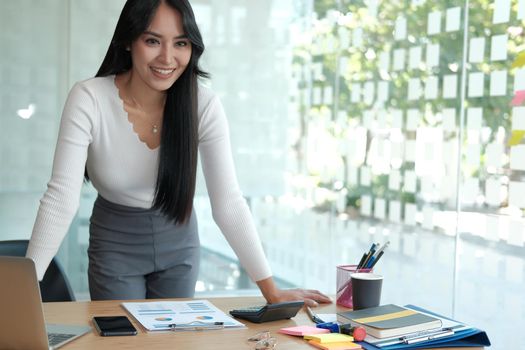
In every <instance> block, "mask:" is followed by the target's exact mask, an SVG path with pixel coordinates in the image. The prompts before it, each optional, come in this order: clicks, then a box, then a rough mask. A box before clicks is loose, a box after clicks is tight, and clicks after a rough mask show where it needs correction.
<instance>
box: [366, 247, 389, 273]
mask: <svg viewBox="0 0 525 350" xmlns="http://www.w3.org/2000/svg"><path fill="white" fill-rule="evenodd" d="M389 244H390V241H386V243H385V244H383V246H382V247H380V248H378V249H377V250H376V251H375V252H374V254H373V255H372V257H371V258H370V259H368V262H367V264H366V265H365V266H364V267H366V268H368V269H371V268H372V267H374V265H375V264H376V263H377V260H379V258H380V257H381V256H382V255H383V252H384V251H385V249H386V248H387V247H388V245H389Z"/></svg>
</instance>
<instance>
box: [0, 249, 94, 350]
mask: <svg viewBox="0 0 525 350" xmlns="http://www.w3.org/2000/svg"><path fill="white" fill-rule="evenodd" d="M46 326H47V327H46ZM46 328H47V330H46ZM90 330H91V328H90V327H89V326H67V325H46V324H45V323H44V312H43V310H42V301H41V298H40V287H39V285H38V280H37V277H36V271H35V264H34V263H33V260H31V259H28V258H21V257H7V256H0V349H12V350H19V349H20V350H21V349H34V350H48V349H57V348H59V347H60V346H62V345H64V344H66V343H68V342H70V341H72V340H73V339H75V338H78V337H80V336H81V335H83V334H85V333H87V332H89V331H90Z"/></svg>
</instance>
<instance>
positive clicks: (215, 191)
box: [27, 0, 330, 305]
mask: <svg viewBox="0 0 525 350" xmlns="http://www.w3.org/2000/svg"><path fill="white" fill-rule="evenodd" d="M203 50H204V45H203V42H202V38H201V35H200V33H199V30H198V27H197V25H196V22H195V18H194V15H193V11H192V9H191V6H190V4H189V3H188V1H187V0H128V1H127V2H126V4H125V6H124V9H123V10H122V13H121V15H120V18H119V21H118V23H117V27H116V29H115V33H114V35H113V39H112V41H111V44H110V47H109V49H108V52H107V53H106V57H105V59H104V61H103V62H102V65H101V67H100V69H99V71H98V73H97V77H95V78H92V79H89V80H86V81H83V82H80V83H77V84H76V85H75V86H74V87H73V88H72V90H71V92H70V94H69V97H68V99H67V101H66V105H65V107H64V112H63V115H62V121H61V125H60V132H59V137H58V143H57V148H56V152H55V159H54V164H53V172H52V177H51V180H50V182H49V184H48V190H47V191H46V193H45V194H44V197H43V198H42V200H41V204H40V208H39V211H38V215H37V219H36V221H35V225H34V229H33V234H32V237H31V241H30V244H29V248H28V251H27V256H28V257H30V258H32V259H33V260H34V261H35V263H36V267H37V274H38V276H39V279H42V277H43V275H44V272H45V270H46V268H47V266H48V264H49V262H50V260H51V259H52V257H53V256H54V255H55V254H56V251H57V250H58V247H59V245H60V242H61V241H62V239H63V238H64V235H65V234H66V232H67V230H68V227H69V225H70V224H71V221H72V219H73V216H74V215H75V212H76V211H77V209H78V203H79V196H80V190H81V186H82V179H83V174H84V169H86V173H85V175H86V178H87V177H88V176H89V180H91V181H92V183H93V185H94V187H95V188H96V189H97V191H98V193H99V196H98V198H97V200H96V202H95V205H94V208H93V213H92V216H91V224H90V244H89V249H88V256H89V269H88V275H89V289H90V294H91V299H92V300H102V299H144V298H172V297H191V296H193V294H194V289H195V283H196V279H197V274H198V263H199V239H198V233H197V223H196V219H195V215H194V213H193V210H192V203H193V197H194V192H195V178H196V167H197V153H198V152H199V153H200V155H201V162H202V167H203V172H204V175H205V178H206V185H207V188H208V193H209V196H210V200H211V204H212V211H213V217H214V219H215V221H216V223H217V224H218V226H219V227H220V229H221V231H222V232H223V234H224V235H225V237H226V239H227V240H228V242H229V243H230V245H231V246H232V248H233V249H234V251H235V253H236V254H237V256H238V257H239V260H240V261H241V264H242V265H243V266H244V268H245V269H246V270H247V271H248V274H249V275H250V277H251V278H252V279H253V280H254V281H256V283H257V285H258V286H259V288H260V290H261V292H262V294H263V295H264V297H265V298H266V300H267V301H268V302H269V303H276V302H282V301H289V300H298V299H303V300H305V302H306V303H307V304H308V305H316V304H317V302H330V299H329V298H328V297H326V296H325V295H323V294H321V293H319V292H318V291H311V290H302V289H294V290H280V289H278V288H277V287H276V286H275V284H274V281H273V279H272V277H271V272H270V268H269V266H268V262H267V260H266V258H265V256H264V253H263V250H262V247H261V244H260V241H259V238H258V236H257V233H256V230H255V227H254V223H253V220H252V218H251V215H250V212H249V209H248V207H247V205H246V202H245V200H244V199H243V197H242V194H241V192H240V190H239V186H238V184H237V180H236V176H235V172H234V166H233V162H232V158H231V151H230V142H229V134H228V126H227V121H226V117H225V115H224V111H223V108H222V105H221V103H220V101H219V100H218V98H217V97H216V96H215V95H214V94H213V93H212V92H211V91H210V90H208V89H206V88H204V87H202V86H199V85H198V83H197V80H198V77H199V76H201V77H206V76H207V74H206V73H204V72H203V71H202V70H200V68H199V65H198V61H199V58H200V56H201V55H202V52H203Z"/></svg>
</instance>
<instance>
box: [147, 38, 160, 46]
mask: <svg viewBox="0 0 525 350" xmlns="http://www.w3.org/2000/svg"><path fill="white" fill-rule="evenodd" d="M145 42H146V44H148V45H158V44H160V42H159V41H158V40H157V39H154V38H147V39H146V40H145Z"/></svg>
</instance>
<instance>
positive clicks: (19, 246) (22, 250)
mask: <svg viewBox="0 0 525 350" xmlns="http://www.w3.org/2000/svg"><path fill="white" fill-rule="evenodd" d="M28 244H29V241H28V240H15V241H0V255H5V256H25V255H26V251H27V246H28ZM40 294H41V295H42V301H43V302H52V301H75V295H74V294H73V290H72V289H71V286H70V285H69V282H68V280H67V276H66V274H65V272H64V270H63V269H62V266H61V265H60V263H59V262H58V260H57V259H56V258H53V260H52V261H51V264H49V267H48V269H47V271H46V273H45V275H44V278H43V279H42V281H41V282H40Z"/></svg>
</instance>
